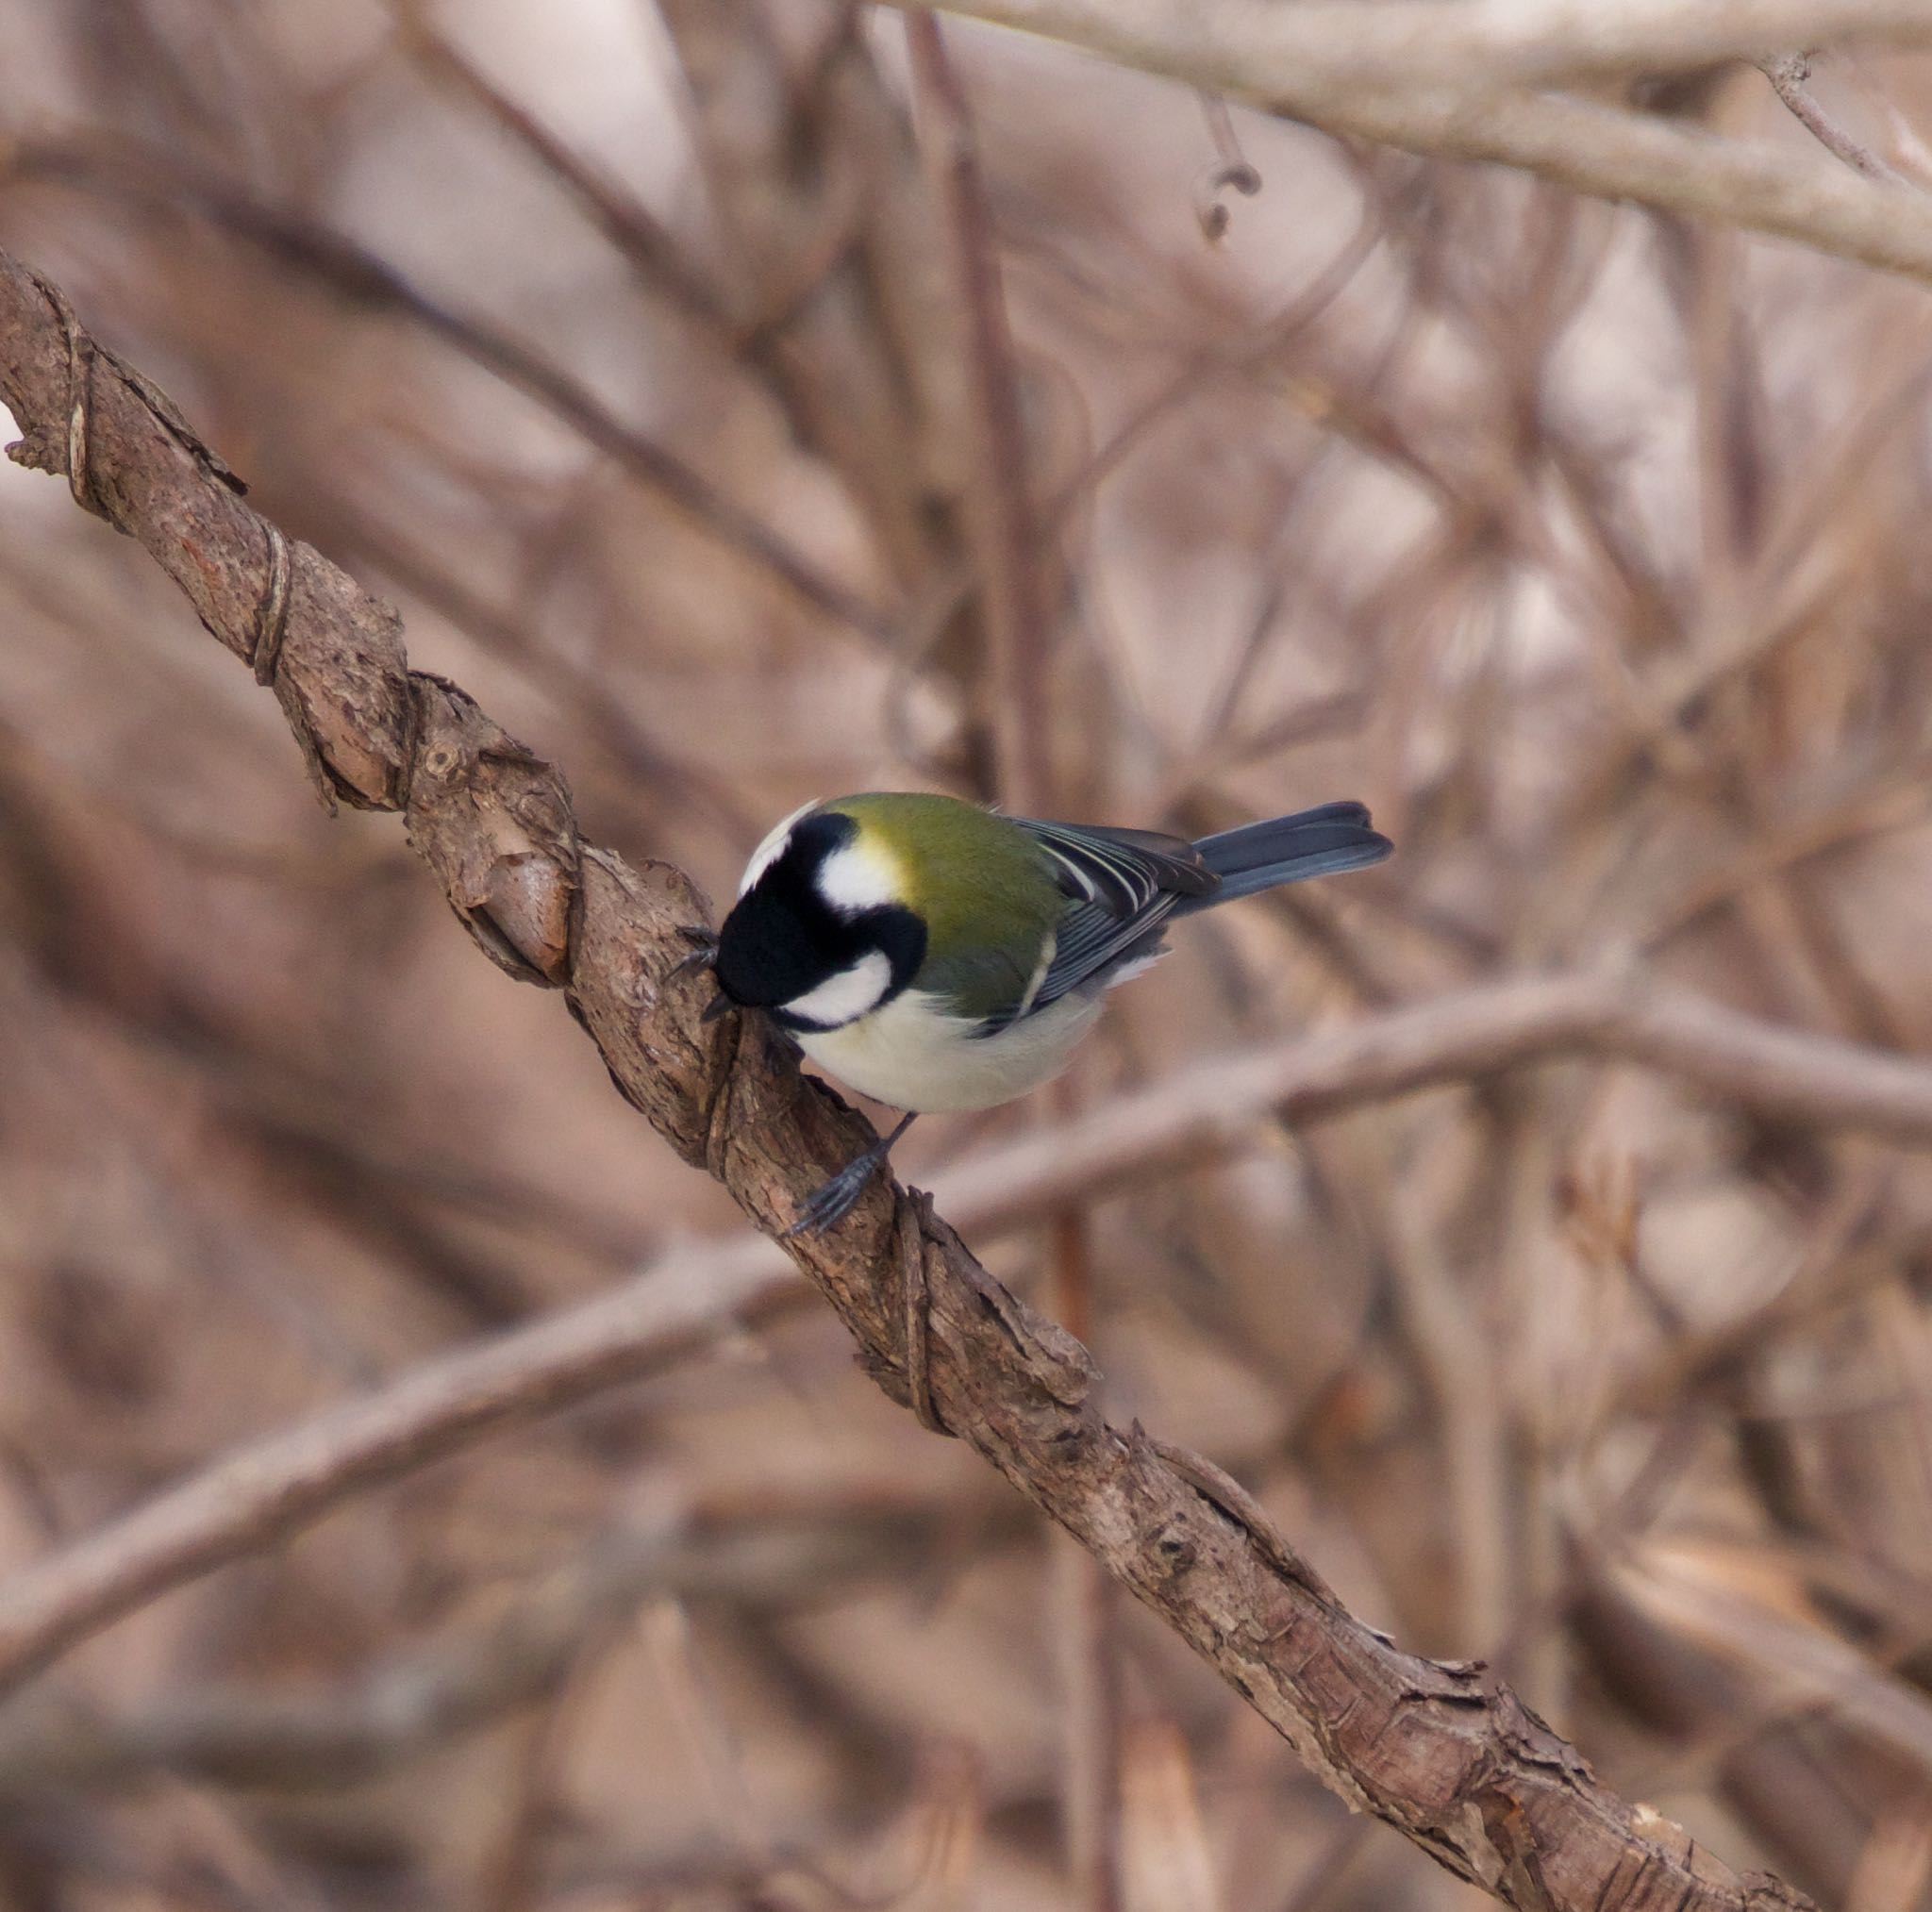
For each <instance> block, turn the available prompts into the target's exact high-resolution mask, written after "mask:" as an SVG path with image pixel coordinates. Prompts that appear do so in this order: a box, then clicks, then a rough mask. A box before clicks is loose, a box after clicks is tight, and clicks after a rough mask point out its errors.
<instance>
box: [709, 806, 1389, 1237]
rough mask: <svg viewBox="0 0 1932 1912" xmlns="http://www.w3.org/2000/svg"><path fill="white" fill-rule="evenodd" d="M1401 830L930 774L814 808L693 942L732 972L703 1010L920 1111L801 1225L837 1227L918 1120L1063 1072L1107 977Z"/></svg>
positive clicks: (1320, 816)
mask: <svg viewBox="0 0 1932 1912" xmlns="http://www.w3.org/2000/svg"><path fill="white" fill-rule="evenodd" d="M1393 847H1394V846H1393V845H1392V844H1391V842H1390V840H1389V839H1388V838H1386V837H1384V836H1383V835H1381V834H1380V832H1378V831H1377V830H1376V829H1375V828H1374V826H1373V824H1372V823H1371V822H1370V818H1369V812H1368V810H1367V808H1366V807H1365V806H1363V805H1361V804H1358V803H1331V804H1324V805H1322V806H1320V807H1319V808H1316V809H1309V810H1300V811H1297V812H1296V813H1295V814H1293V815H1292V816H1284V817H1273V818H1270V819H1268V820H1267V821H1266V822H1262V823H1247V824H1243V825H1242V826H1241V827H1240V828H1239V829H1233V830H1227V831H1224V832H1223V833H1221V834H1220V835H1218V836H1212V837H1203V838H1201V839H1199V840H1197V841H1192V842H1191V841H1189V840H1187V839H1186V838H1184V837H1172V836H1163V835H1161V834H1159V833H1158V832H1156V831H1152V830H1134V829H1116V828H1112V827H1109V826H1103V825H1098V824H1091V823H1045V822H1041V821H1039V820H1037V819H1035V818H1031V817H1015V816H1007V815H1005V814H1003V813H1002V812H1000V811H998V810H996V809H990V808H986V807H983V806H979V805H977V804H973V803H968V802H966V801H965V800H963V799H961V798H958V797H952V796H945V795H941V794H937V793H930V792H922V791H908V790H867V791H862V792H860V793H858V794H857V795H853V796H844V797H835V798H832V799H829V800H821V801H815V802H812V803H808V804H806V805H804V806H802V807H801V808H799V809H796V810H794V811H793V812H792V813H791V815H790V816H789V817H787V818H786V819H785V820H784V821H783V822H782V823H779V824H778V825H777V826H776V827H775V828H774V829H773V830H772V831H771V833H770V834H769V835H768V836H767V837H766V838H765V840H763V841H762V842H761V843H759V845H758V848H757V849H756V850H755V851H754V852H753V853H752V856H751V860H750V861H749V862H748V863H747V864H746V865H745V868H744V874H743V876H742V878H741V881H740V884H739V889H738V899H737V901H736V902H735V903H734V904H733V905H732V907H731V909H730V911H729V912H728V913H727V915H726V916H725V918H724V923H723V924H722V925H721V926H720V928H719V930H718V932H717V936H716V938H715V939H714V940H712V939H708V938H707V940H706V943H705V945H704V946H703V947H702V948H701V949H700V951H699V952H698V953H697V954H696V955H695V956H693V957H692V958H691V961H693V962H698V963H703V964H705V965H708V967H709V968H710V970H711V972H712V974H713V976H714V978H715V981H716V993H715V995H714V996H713V998H712V999H711V1002H710V1003H709V1005H708V1006H707V1008H706V1009H705V1011H704V1020H705V1021H707V1022H708V1021H711V1020H714V1019H715V1018H717V1017H719V1016H722V1015H724V1014H726V1013H728V1012H730V1011H732V1010H734V1009H754V1010H759V1011H762V1012H763V1013H764V1014H765V1015H766V1016H768V1017H770V1018H771V1020H772V1022H773V1023H775V1024H776V1025H777V1026H778V1028H779V1029H780V1030H782V1031H783V1032H784V1033H785V1034H786V1036H788V1037H789V1038H790V1039H791V1041H793V1042H794V1043H795V1044H796V1045H797V1047H798V1048H799V1049H800V1050H802V1051H803V1052H804V1053H805V1055H806V1056H808V1057H809V1058H810V1059H811V1060H812V1061H814V1062H815V1063H817V1064H818V1065H819V1066H820V1067H821V1068H822V1069H824V1070H825V1071H826V1072H829V1073H830V1074H832V1075H833V1076H835V1077H837V1078H838V1079H839V1080H840V1081H841V1082H843V1083H844V1084H845V1085H846V1086H847V1087H849V1088H851V1089H857V1090H858V1091H859V1092H860V1093H861V1094H862V1095H866V1096H869V1097H870V1098H871V1099H872V1100H873V1101H874V1102H879V1103H884V1104H886V1105H887V1106H890V1107H893V1108H897V1109H900V1110H902V1111H904V1115H903V1119H902V1120H901V1121H900V1122H899V1123H898V1124H897V1125H896V1126H895V1127H894V1128H893V1129H892V1130H891V1133H890V1134H889V1135H887V1136H885V1137H884V1138H883V1139H879V1140H877V1141H875V1142H874V1144H873V1145H872V1146H871V1147H870V1148H868V1149H866V1150H865V1151H864V1152H863V1153H862V1154H860V1155H859V1156H857V1157H856V1158H855V1159H854V1160H853V1161H851V1162H849V1163H848V1164H847V1165H846V1166H845V1167H844V1168H843V1169H841V1171H840V1172H838V1173H837V1174H835V1175H833V1176H832V1177H831V1178H830V1179H829V1180H828V1181H827V1182H826V1183H825V1184H824V1186H823V1187H822V1188H820V1189H818V1190H817V1191H816V1192H815V1193H813V1194H812V1195H811V1196H810V1197H809V1198H808V1200H807V1201H806V1203H805V1204H804V1205H803V1206H802V1209H801V1211H800V1214H799V1217H798V1219H797V1221H796V1222H793V1224H792V1226H791V1228H789V1229H788V1230H787V1231H786V1233H787V1234H788V1235H791V1234H799V1233H806V1232H816V1231H819V1230H822V1229H826V1228H829V1227H831V1226H833V1225H834V1224H835V1223H836V1222H838V1221H839V1220H840V1218H841V1216H843V1215H844V1214H845V1213H846V1211H847V1210H848V1209H849V1208H850V1207H851V1206H852V1205H853V1204H854V1203H855V1202H856V1201H857V1200H858V1197H859V1195H860V1194H861V1193H862V1192H863V1191H864V1189H865V1185H866V1183H867V1182H868V1181H869V1180H870V1179H871V1177H872V1176H873V1174H874V1172H876V1171H877V1170H878V1169H879V1168H880V1167H881V1166H882V1165H883V1164H884V1163H885V1161H886V1159H887V1157H888V1156H889V1154H890V1152H891V1148H892V1145H893V1144H894V1143H895V1142H896V1141H898V1139H900V1137H902V1136H903V1135H904V1134H905V1133H906V1131H907V1130H908V1128H909V1127H910V1126H911V1125H912V1122H913V1120H914V1118H915V1117H916V1116H918V1115H921V1114H924V1113H934V1112H941V1111H959V1110H969V1109H980V1108H991V1107H992V1106H995V1105H996V1104H999V1103H1003V1102H1008V1101H1011V1100H1012V1099H1014V1098H1015V1097H1017V1096H1020V1095H1024V1094H1025V1093H1026V1092H1027V1090H1029V1089H1037V1088H1039V1087H1040V1086H1041V1084H1042V1083H1044V1082H1047V1081H1049V1080H1051V1079H1052V1078H1053V1077H1054V1076H1056V1075H1058V1073H1059V1072H1061V1071H1062V1070H1063V1069H1064V1068H1065V1067H1066V1066H1067V1064H1068V1062H1069V1061H1070V1060H1071V1059H1072V1057H1073V1054H1074V1050H1075V1049H1076V1048H1077V1047H1078V1046H1079V1044H1080V1042H1081V1040H1082V1039H1084V1038H1085V1037H1086V1036H1087V1035H1088V1034H1089V1033H1090V1032H1091V1030H1092V1027H1093V1025H1094V1023H1096V1022H1097V1021H1098V1019H1099V1017H1100V1013H1101V1007H1102V1004H1103V1000H1104V998H1105V997H1106V994H1107V992H1108V990H1109V989H1113V988H1114V987H1116V986H1117V985H1119V984H1121V983H1124V982H1125V981H1127V980H1128V979H1129V978H1130V977H1132V976H1135V975H1138V974H1140V973H1141V972H1142V971H1143V970H1145V969H1146V968H1147V967H1149V965H1150V964H1151V963H1153V962H1154V961H1155V960H1156V959H1157V958H1158V956H1160V955H1162V954H1163V953H1164V949H1165V941H1164V939H1165V936H1166V933H1167V929H1168V926H1169V925H1170V924H1171V923H1174V921H1176V920H1177V919H1179V918H1181V917H1185V916H1191V915H1194V914H1196V913H1198V912H1199V911H1201V910H1203V909H1209V908H1213V907H1216V906H1219V905H1221V904H1224V903H1230V902H1233V901H1234V900H1235V899H1236V898H1238V897H1242V896H1252V895H1253V894H1255V892H1256V891H1257V890H1262V889H1274V887H1275V886H1276V885H1278V884H1283V883H1293V882H1298V881H1300V880H1301V879H1302V878H1304V877H1308V876H1324V875H1331V874H1335V873H1339V872H1341V871H1345V870H1359V869H1362V868H1365V867H1366V866H1367V865H1369V864H1372V863H1379V862H1380V861H1381V860H1382V859H1383V858H1384V857H1385V856H1389V855H1390V854H1391V851H1392V849H1393ZM700 934H703V933H700ZM680 967H681V966H680Z"/></svg>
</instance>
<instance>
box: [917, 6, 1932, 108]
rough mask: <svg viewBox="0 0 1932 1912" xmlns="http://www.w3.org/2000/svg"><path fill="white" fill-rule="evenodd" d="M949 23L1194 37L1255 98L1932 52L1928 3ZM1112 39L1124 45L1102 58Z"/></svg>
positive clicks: (1380, 10) (1231, 13)
mask: <svg viewBox="0 0 1932 1912" xmlns="http://www.w3.org/2000/svg"><path fill="white" fill-rule="evenodd" d="M891 4H894V5H897V4H901V0H891ZM905 4H911V0H905ZM945 10H946V11H948V12H954V13H970V14H974V15H976V16H977V17H978V18H980V19H983V20H997V21H999V22H1000V23H1001V24H1002V25H1008V26H1021V27H1024V28H1026V29H1027V30H1028V31H1030V32H1034V33H1041V34H1044V35H1046V36H1047V37H1048V38H1050V39H1056V40H1062V39H1063V40H1069V41H1074V42H1080V43H1085V44H1091V45H1093V46H1094V48H1095V50H1096V51H1106V52H1108V53H1110V54H1111V56H1112V57H1113V58H1118V59H1124V60H1127V62H1128V63H1129V64H1133V65H1138V64H1140V63H1141V62H1140V61H1138V60H1135V59H1133V58H1132V57H1131V56H1130V55H1129V54H1127V53H1125V52H1124V51H1123V50H1122V48H1123V47H1124V45H1126V44H1128V43H1129V42H1131V41H1133V40H1151V39H1153V38H1155V37H1169V36H1173V37H1175V38H1178V37H1181V36H1184V37H1185V38H1186V40H1187V41H1188V42H1189V43H1191V45H1192V46H1193V47H1194V48H1196V49H1197V50H1198V52H1199V54H1200V55H1201V57H1203V58H1211V59H1223V60H1228V61H1230V62H1238V61H1239V60H1240V59H1241V58H1245V59H1247V60H1249V61H1252V62H1253V66H1252V69H1251V74H1250V80H1249V85H1248V87H1247V88H1246V89H1245V91H1257V90H1265V89H1267V88H1270V87H1273V86H1275V85H1278V84H1284V83H1286V81H1287V78H1288V76H1289V75H1296V76H1298V77H1300V78H1301V79H1302V80H1304V81H1307V82H1312V83H1314V84H1316V85H1318V86H1323V87H1328V86H1334V85H1338V84H1341V85H1348V86H1356V87H1370V88H1374V87H1391V88H1402V89H1408V88H1413V87H1414V86H1416V85H1417V84H1418V83H1426V82H1428V81H1430V80H1434V79H1441V80H1453V81H1456V82H1458V83H1469V82H1474V83H1476V84H1479V85H1481V86H1484V87H1494V86H1496V85H1498V84H1508V83H1510V82H1515V83H1517V84H1521V85H1540V84H1545V83H1547V82H1549V81H1552V80H1559V79H1564V78H1574V77H1577V76H1579V75H1588V74H1602V73H1610V74H1616V73H1629V72H1634V73H1668V72H1672V71H1674V70H1677V69H1681V68H1684V67H1694V66H1704V65H1708V64H1710V63H1712V62H1714V61H1718V60H1723V59H1757V58H1763V57H1764V56H1766V55H1768V54H1771V53H1774V52H1776V51H1778V50H1780V49H1782V48H1786V47H1791V46H1823V45H1824V44H1826V43H1827V42H1834V41H1840V40H1853V39H1857V40H1863V41H1866V42H1891V43H1892V44H1894V45H1901V46H1924V45H1926V44H1928V43H1932V20H1928V19H1927V17H1926V14H1925V9H1924V8H1923V7H1922V6H1920V5H1919V4H1918V0H1618V4H1617V5H1616V6H1614V7H1606V6H1602V5H1600V4H1595V0H1528V4H1517V0H1446V4H1445V0H1382V4H1379V5H1376V6H1374V7H1363V6H1357V5H1350V4H1345V0H1344V4H1341V5H1335V4H1324V0H1314V4H1311V5H1306V6H1296V7H1277V6H1273V5H1270V4H1269V0H1205V4H1199V5H1190V6H1186V7H1177V6H1174V5H1171V4H1168V0H1119V4H1113V0H967V4H964V5H961V6H956V7H948V8H946V9H945ZM1100 36H1109V37H1113V38H1114V44H1112V45H1111V46H1102V45H1101V44H1100Z"/></svg>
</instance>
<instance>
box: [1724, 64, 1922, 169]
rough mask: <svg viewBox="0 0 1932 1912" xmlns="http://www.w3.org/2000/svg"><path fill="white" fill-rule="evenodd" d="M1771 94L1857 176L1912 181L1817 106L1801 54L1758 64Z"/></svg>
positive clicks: (1809, 73) (1809, 65)
mask: <svg viewBox="0 0 1932 1912" xmlns="http://www.w3.org/2000/svg"><path fill="white" fill-rule="evenodd" d="M1757 64H1758V66H1759V67H1760V68H1761V69H1762V71H1763V74H1764V76H1765V78H1766V79H1768V80H1769V81H1770V82H1771V86H1772V91H1774V92H1775V93H1776V94H1777V96H1778V98H1779V99H1781V100H1782V101H1784V103H1785V105H1786V106H1788V107H1789V108H1790V109H1791V115H1792V117H1793V118H1794V119H1796V120H1797V121H1798V122H1799V124H1800V125H1803V126H1804V128H1805V130H1806V131H1807V132H1808V133H1809V134H1810V135H1811V137H1812V138H1813V139H1814V140H1816V141H1818V143H1819V144H1820V145H1821V146H1823V147H1824V149H1825V151H1826V152H1828V153H1836V154H1837V155H1838V157H1839V158H1840V159H1842V160H1843V161H1844V162H1845V164H1846V165H1847V166H1849V167H1851V168H1852V170H1853V171H1854V172H1855V173H1862V174H1863V175H1865V176H1866V178H1868V179H1882V180H1884V181H1885V182H1886V183H1887V184H1888V185H1890V186H1907V185H1909V184H1910V183H1911V182H1910V181H1909V180H1907V178H1906V176H1905V175H1904V174H1903V173H1900V172H1897V171H1895V170H1894V169H1893V168H1892V167H1890V166H1888V165H1887V164H1886V163H1885V161H1884V160H1883V159H1881V158H1879V157H1878V155H1877V154H1876V153H1874V151H1873V150H1872V149H1871V147H1870V146H1868V145H1866V144H1865V143H1864V142H1863V141H1861V140H1858V139H1856V138H1855V137H1854V136H1853V135H1852V134H1851V133H1849V132H1847V131H1846V130H1845V128H1844V127H1842V126H1841V125H1839V123H1838V122H1837V121H1836V120H1835V119H1833V118H1832V116H1831V115H1830V114H1829V113H1827V112H1826V111H1825V110H1824V108H1823V107H1822V106H1820V105H1819V104H1818V99H1817V95H1816V94H1814V93H1813V92H1812V91H1811V89H1810V88H1809V87H1808V86H1807V85H1806V81H1807V80H1808V79H1809V78H1810V77H1811V62H1810V61H1809V60H1808V59H1807V58H1805V56H1804V55H1803V54H1802V53H1781V54H1778V55H1776V56H1775V57H1774V58H1769V59H1760V60H1759V61H1758V62H1757Z"/></svg>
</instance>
